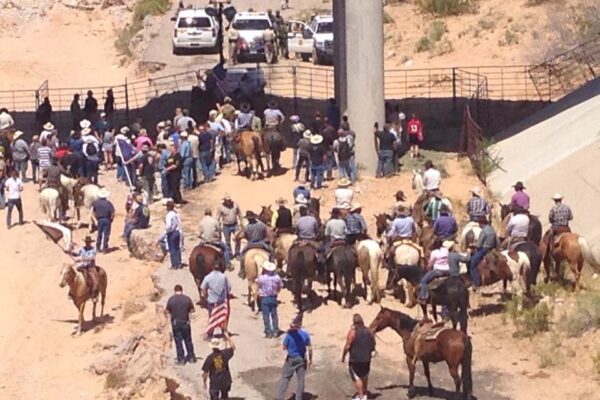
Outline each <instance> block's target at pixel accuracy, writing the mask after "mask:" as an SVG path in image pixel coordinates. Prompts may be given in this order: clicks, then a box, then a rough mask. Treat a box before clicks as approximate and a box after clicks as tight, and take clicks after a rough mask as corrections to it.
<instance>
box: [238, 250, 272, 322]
mask: <svg viewBox="0 0 600 400" xmlns="http://www.w3.org/2000/svg"><path fill="white" fill-rule="evenodd" d="M265 261H269V253H267V251H265V250H264V249H260V248H254V249H250V250H248V251H246V253H245V254H244V260H243V265H244V269H245V271H246V279H247V280H248V305H249V306H250V309H252V311H255V310H256V307H257V306H258V285H257V284H256V278H258V276H259V275H260V274H261V273H262V264H263V263H264V262H265Z"/></svg>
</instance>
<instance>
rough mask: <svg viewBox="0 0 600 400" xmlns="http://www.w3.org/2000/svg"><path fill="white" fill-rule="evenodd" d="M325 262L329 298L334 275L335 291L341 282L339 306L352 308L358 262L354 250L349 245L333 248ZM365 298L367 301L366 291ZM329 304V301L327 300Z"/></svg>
mask: <svg viewBox="0 0 600 400" xmlns="http://www.w3.org/2000/svg"><path fill="white" fill-rule="evenodd" d="M330 253H331V254H330V255H329V257H327V260H326V261H325V274H326V276H327V298H330V297H331V281H332V280H331V274H332V273H333V290H334V291H335V288H336V286H337V284H338V282H339V285H340V297H339V298H338V304H339V305H341V306H342V307H343V308H349V307H350V301H351V298H350V297H351V293H352V284H353V283H354V282H355V276H354V269H355V268H356V264H357V260H356V254H355V253H354V249H353V248H352V247H351V246H350V245H348V244H341V245H338V246H336V247H334V248H333V250H331V252H330ZM364 298H365V300H367V294H366V290H365V293H364ZM325 304H327V300H325Z"/></svg>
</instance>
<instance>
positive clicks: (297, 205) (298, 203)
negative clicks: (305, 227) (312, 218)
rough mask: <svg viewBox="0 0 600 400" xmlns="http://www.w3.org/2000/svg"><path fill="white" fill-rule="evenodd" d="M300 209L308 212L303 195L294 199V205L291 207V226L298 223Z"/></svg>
mask: <svg viewBox="0 0 600 400" xmlns="http://www.w3.org/2000/svg"><path fill="white" fill-rule="evenodd" d="M302 208H306V210H307V212H308V200H306V198H305V197H304V196H303V195H301V194H299V195H298V196H296V198H295V199H294V205H293V207H292V226H297V225H298V221H299V219H300V217H301V216H302V215H301V214H300V210H301V209H302Z"/></svg>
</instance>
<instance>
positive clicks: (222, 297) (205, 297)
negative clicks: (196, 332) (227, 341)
mask: <svg viewBox="0 0 600 400" xmlns="http://www.w3.org/2000/svg"><path fill="white" fill-rule="evenodd" d="M200 293H201V295H200V300H201V302H202V303H204V304H205V305H206V309H207V310H208V317H209V319H210V316H211V314H212V312H213V310H214V309H215V308H216V307H217V306H218V305H220V304H223V303H224V302H226V301H227V299H228V298H229V293H231V283H229V279H227V276H225V274H224V272H223V270H222V269H221V268H220V267H216V268H214V269H213V270H212V271H211V272H210V273H209V274H208V275H206V276H205V277H204V279H203V280H202V283H201V284H200ZM222 330H223V332H225V331H226V329H222ZM213 333H214V332H213V331H208V332H207V337H212V336H213Z"/></svg>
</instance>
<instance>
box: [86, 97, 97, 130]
mask: <svg viewBox="0 0 600 400" xmlns="http://www.w3.org/2000/svg"><path fill="white" fill-rule="evenodd" d="M83 111H84V112H85V117H86V119H88V120H89V121H91V122H92V123H95V122H96V119H97V114H98V100H96V98H95V97H94V92H92V91H91V90H88V92H87V98H86V99H85V104H84V106H83Z"/></svg>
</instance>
